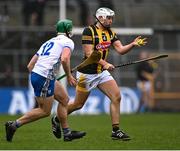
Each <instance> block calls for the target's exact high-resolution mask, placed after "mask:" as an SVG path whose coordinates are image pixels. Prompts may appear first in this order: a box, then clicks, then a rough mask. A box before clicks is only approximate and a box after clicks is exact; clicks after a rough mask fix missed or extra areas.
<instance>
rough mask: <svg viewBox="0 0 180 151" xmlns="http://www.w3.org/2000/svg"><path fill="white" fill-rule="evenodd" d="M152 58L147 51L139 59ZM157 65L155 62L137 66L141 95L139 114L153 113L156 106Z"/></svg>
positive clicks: (138, 85)
mask: <svg viewBox="0 0 180 151" xmlns="http://www.w3.org/2000/svg"><path fill="white" fill-rule="evenodd" d="M148 57H150V54H149V53H148V52H147V51H142V52H141V53H140V54H139V59H146V58H148ZM155 68H157V64H156V63H154V62H153V61H148V62H142V63H140V64H138V65H137V66H136V75H137V88H138V89H139V91H140V93H141V97H140V102H139V108H138V111H137V112H145V111H151V110H152V109H153V106H154V80H155V77H156V73H155V70H154V69H155Z"/></svg>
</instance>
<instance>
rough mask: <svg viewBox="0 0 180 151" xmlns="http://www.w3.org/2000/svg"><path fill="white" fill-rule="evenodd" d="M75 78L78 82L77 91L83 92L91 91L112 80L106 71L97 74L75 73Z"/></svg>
mask: <svg viewBox="0 0 180 151" xmlns="http://www.w3.org/2000/svg"><path fill="white" fill-rule="evenodd" d="M76 78H77V81H78V85H77V89H78V90H80V91H84V92H89V91H91V90H92V89H94V88H96V87H97V86H98V85H99V84H101V83H104V82H106V81H110V80H114V78H113V77H112V76H111V74H110V73H109V72H108V71H107V70H105V71H103V72H102V73H99V74H84V73H81V72H78V71H77V74H76Z"/></svg>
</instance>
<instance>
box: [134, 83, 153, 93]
mask: <svg viewBox="0 0 180 151" xmlns="http://www.w3.org/2000/svg"><path fill="white" fill-rule="evenodd" d="M137 87H138V88H139V89H140V90H141V91H143V92H148V91H150V89H151V82H149V81H137Z"/></svg>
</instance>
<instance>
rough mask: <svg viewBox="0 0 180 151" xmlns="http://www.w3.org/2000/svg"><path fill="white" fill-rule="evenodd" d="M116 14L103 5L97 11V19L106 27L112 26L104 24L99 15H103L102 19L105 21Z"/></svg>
mask: <svg viewBox="0 0 180 151" xmlns="http://www.w3.org/2000/svg"><path fill="white" fill-rule="evenodd" d="M114 15H115V13H114V11H113V10H111V9H109V8H106V7H101V8H99V9H98V10H97V11H96V16H95V17H96V19H97V21H98V22H100V24H101V25H102V26H103V27H105V28H110V25H104V24H103V23H102V22H101V21H100V20H99V17H102V19H103V20H104V21H105V20H106V19H109V18H112V17H113V16H114Z"/></svg>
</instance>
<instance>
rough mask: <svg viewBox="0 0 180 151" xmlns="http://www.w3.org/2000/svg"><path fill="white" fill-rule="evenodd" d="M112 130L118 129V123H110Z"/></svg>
mask: <svg viewBox="0 0 180 151" xmlns="http://www.w3.org/2000/svg"><path fill="white" fill-rule="evenodd" d="M112 130H113V132H116V131H118V130H119V124H113V125H112Z"/></svg>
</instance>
